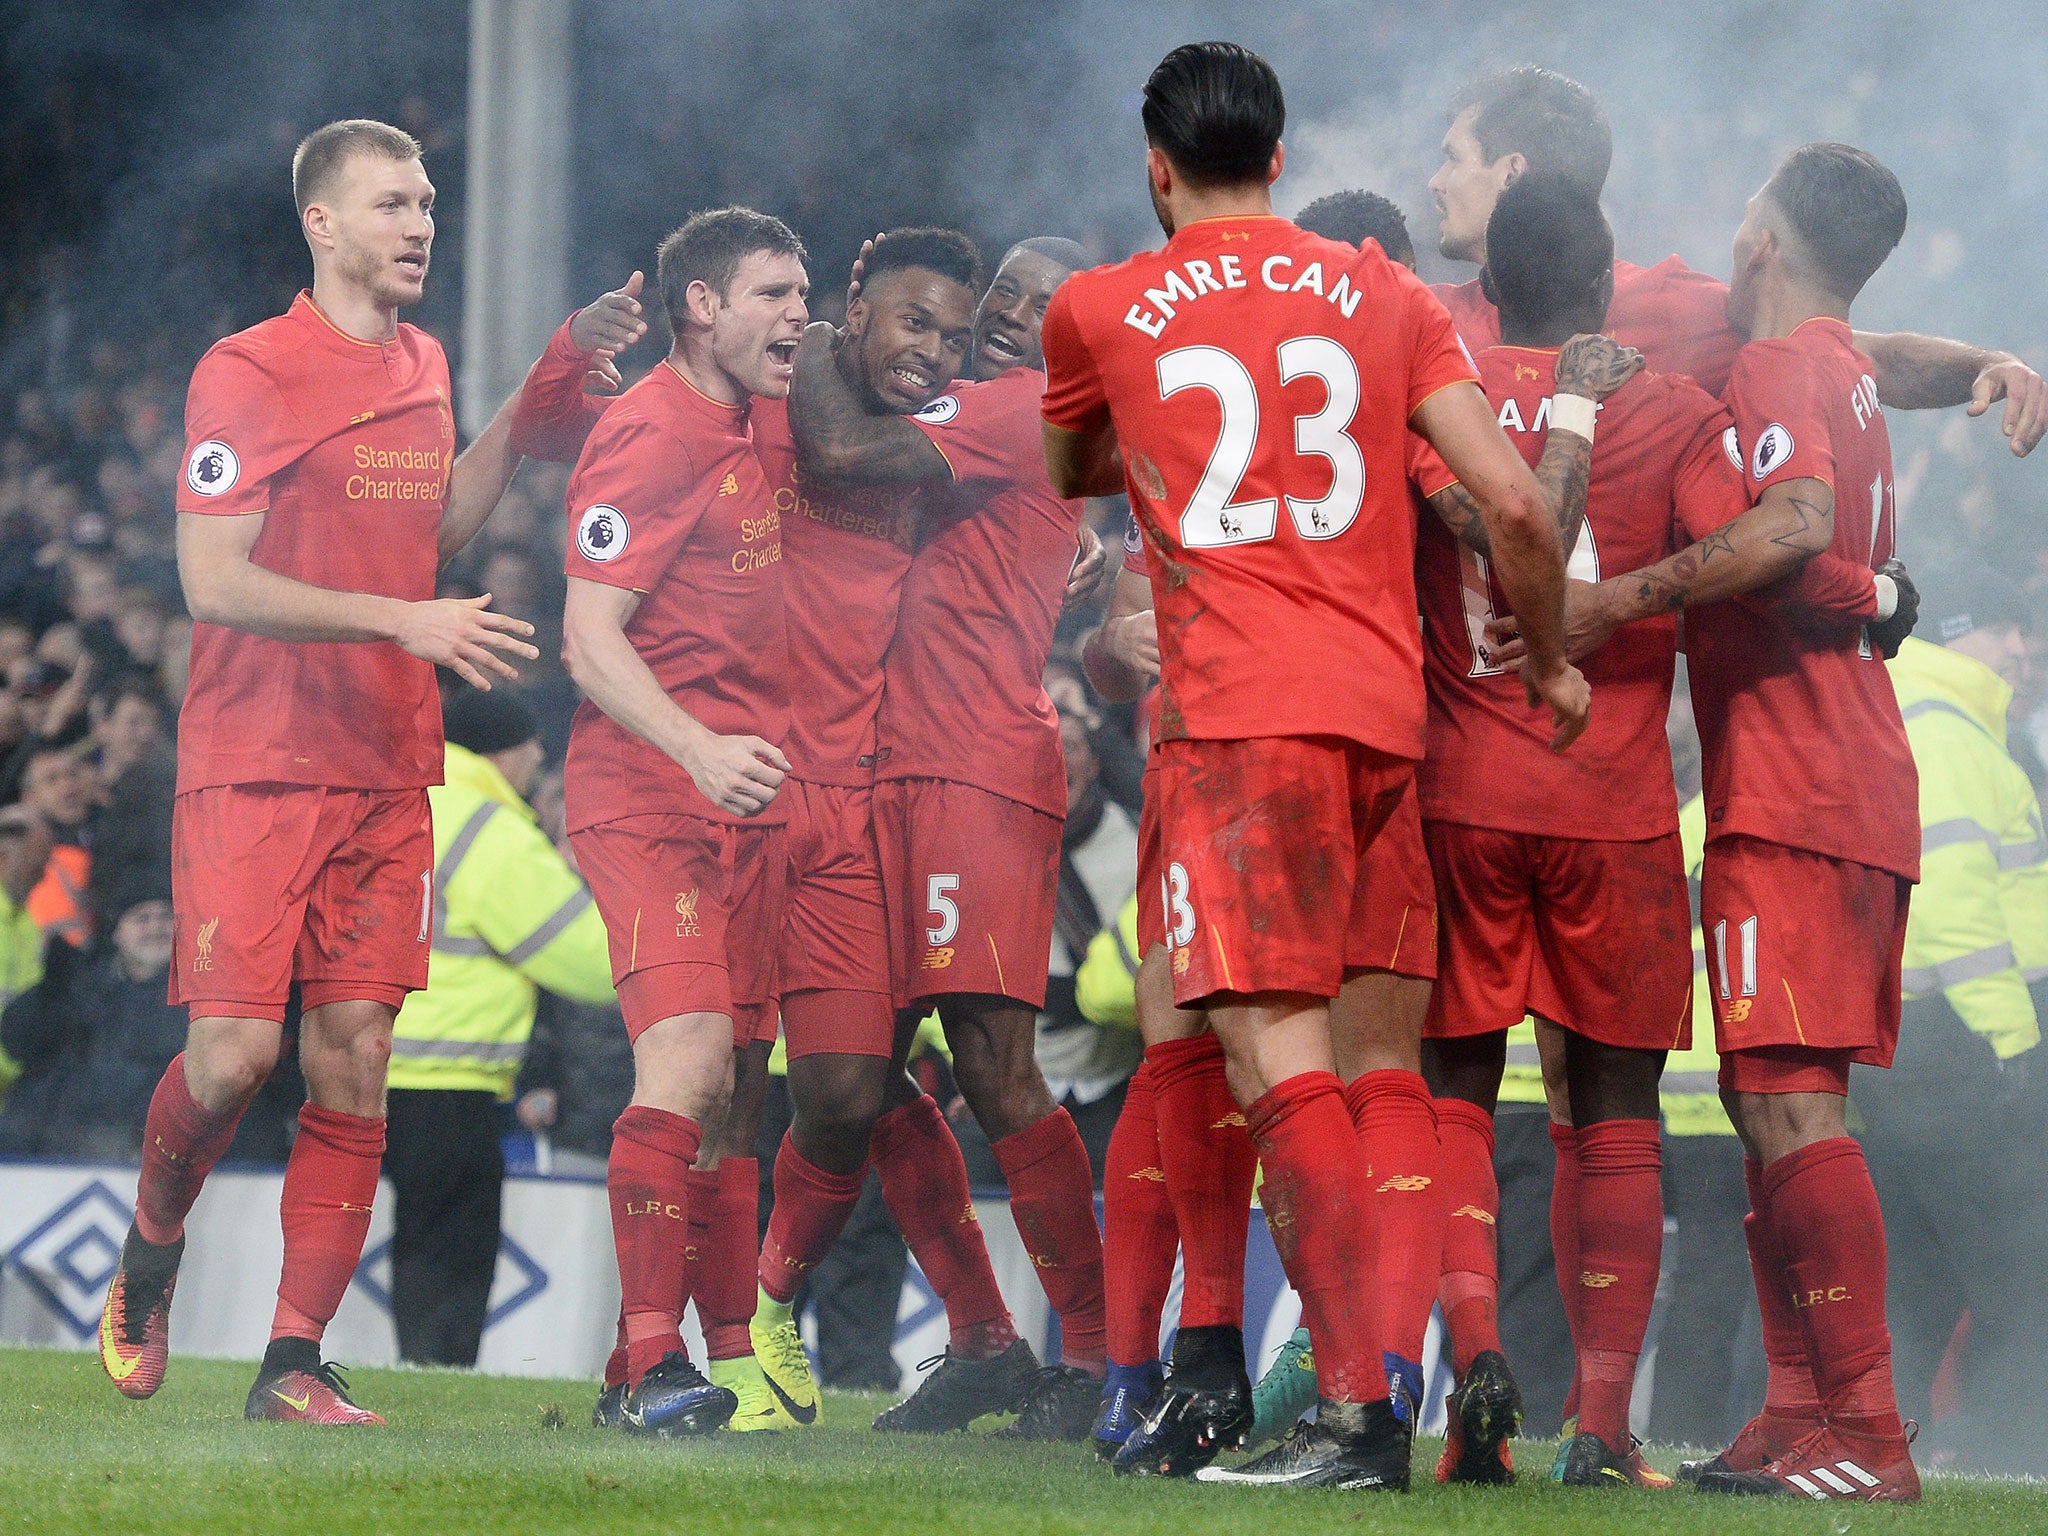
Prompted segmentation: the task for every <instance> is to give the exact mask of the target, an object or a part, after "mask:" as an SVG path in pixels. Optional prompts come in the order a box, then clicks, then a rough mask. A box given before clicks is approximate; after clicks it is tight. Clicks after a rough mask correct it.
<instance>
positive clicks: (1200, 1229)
mask: <svg viewBox="0 0 2048 1536" xmlns="http://www.w3.org/2000/svg"><path fill="white" fill-rule="evenodd" d="M1145 1060H1146V1062H1147V1064H1148V1065H1149V1066H1150V1067H1151V1068H1152V1092H1153V1104H1154V1107H1155V1111H1156V1113H1157V1114H1158V1117H1159V1168H1160V1171H1161V1172H1162V1173H1164V1174H1165V1175H1166V1194H1167V1198H1168V1199H1170V1200H1171V1201H1172V1202H1173V1216H1174V1224H1175V1225H1176V1226H1177V1227H1178V1228H1179V1230H1180V1261H1181V1299H1180V1326H1181V1327H1183V1328H1214V1327H1218V1326H1222V1325H1228V1326H1230V1327H1232V1328H1241V1327H1243V1326H1244V1249H1245V1242H1246V1240H1247V1238H1248V1236H1249V1231H1250V1224H1251V1206H1252V1184H1253V1182H1254V1180H1255V1179H1256V1178H1257V1176H1258V1170H1259V1158H1258V1153H1256V1152H1255V1151H1253V1150H1252V1143H1251V1138H1250V1136H1248V1135H1247V1134H1246V1133H1245V1129H1244V1126H1245V1114H1244V1111H1243V1110H1241V1109H1239V1108H1238V1106H1237V1100H1236V1099H1234V1098H1232V1097H1231V1094H1230V1084H1229V1083H1228V1082H1227V1081H1226V1080H1225V1078H1224V1075H1223V1042H1222V1041H1220V1040H1218V1039H1217V1038H1216V1037H1215V1036H1214V1035H1194V1036H1191V1037H1189V1038H1188V1039H1185V1040H1161V1041H1159V1042H1158V1043H1157V1044H1155V1045H1151V1046H1148V1047H1147V1048H1146V1050H1145Z"/></svg>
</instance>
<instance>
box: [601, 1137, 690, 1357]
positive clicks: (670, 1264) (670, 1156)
mask: <svg viewBox="0 0 2048 1536" xmlns="http://www.w3.org/2000/svg"><path fill="white" fill-rule="evenodd" d="M703 1138H704V1133H703V1130H702V1129H701V1128H700V1127H699V1126H698V1124H697V1122H696V1121H694V1120H692V1119H690V1118H689V1117H688V1116H686V1115H677V1114H671V1113H670V1112H669V1111H667V1110H665V1109H656V1108H654V1107H653V1106H652V1105H651V1104H629V1105H627V1106H626V1108H625V1110H624V1112H623V1113H621V1114H620V1116H619V1118H618V1119H617V1120H615V1121H613V1122H612V1155H611V1163H610V1165H609V1166H608V1168H607V1169H606V1172H605V1187H606V1190H607V1192H608V1193H609V1194H610V1196H611V1206H612V1244H613V1246H614V1247H616V1248H617V1249H618V1255H619V1299H620V1303H621V1305H622V1306H623V1308H624V1311H625V1320H626V1379H627V1381H628V1382H629V1383H631V1384H632V1385H634V1386H638V1385H639V1384H640V1378H641V1377H642V1376H645V1375H646V1374H647V1371H648V1368H649V1367H650V1366H652V1365H654V1364H656V1363H657V1362H658V1361H659V1360H660V1359H661V1357H662V1356H663V1355H666V1354H668V1353H669V1352H670V1351H671V1350H677V1349H681V1348H682V1347H683V1335H682V1330H681V1329H680V1328H679V1327H678V1326H677V1324H678V1321H679V1319H680V1318H681V1315H682V1301H681V1298H682V1296H683V1294H684V1286H683V1265H684V1253H683V1249H684V1245H685V1243H686V1242H687V1240H688V1236H689V1226H690V1184H689V1175H690V1164H691V1163H693V1162H694V1161H696V1158H697V1148H698V1146H699V1145H700V1144H701V1143H702V1141H703Z"/></svg>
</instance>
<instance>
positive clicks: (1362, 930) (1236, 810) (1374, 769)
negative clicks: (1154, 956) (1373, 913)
mask: <svg viewBox="0 0 2048 1536" xmlns="http://www.w3.org/2000/svg"><path fill="white" fill-rule="evenodd" d="M1157 750H1158V772H1157V775H1156V777H1157V784H1156V786H1155V792H1156V795H1157V797H1158V800H1159V817H1160V826H1161V829H1162V831H1163V834H1164V836H1163V846H1164V850H1165V857H1166V865H1165V873H1166V892H1165V902H1166V910H1165V914H1164V921H1165V924H1166V929H1167V934H1168V937H1169V939H1170V940H1171V942H1172V948H1173V997H1174V1001H1175V1002H1176V1003H1178V1004H1179V1005H1180V1006H1181V1007H1183V1008H1190V1007H1197V1006H1202V1005H1204V1002H1205V1000H1206V999H1208V998H1209V997H1210V995H1211V994H1213V993H1216V992H1236V993H1248V992H1299V993H1306V994H1308V995H1310V996H1314V997H1335V996H1336V995H1337V990H1338V988H1339V987H1340V986H1342V985H1343V981H1344V976H1345V973H1346V971H1347V970H1355V969H1357V968H1359V967H1362V966H1366V965H1370V964H1373V963H1375V961H1374V959H1373V957H1372V956H1371V955H1370V954H1368V953H1367V951H1366V950H1365V948H1364V944H1365V940H1366V938H1367V936H1368V934H1369V933H1370V932H1371V926H1372V925H1371V924H1370V923H1369V922H1368V920H1367V917H1366V914H1365V911H1364V903H1365V899H1366V892H1365V885H1364V881H1363V880H1362V878H1361V874H1362V871H1363V869H1364V865H1365V854H1366V850H1367V848H1368V846H1369V845H1370V844H1371V842H1372V840H1373V838H1374V837H1375V836H1377V835H1378V833H1379V831H1380V829H1381V828H1382V827H1383V826H1384V825H1385V824H1386V821H1387V818H1388V817H1389V816H1390V815H1392V814H1393V811H1394V808H1395V807H1396V805H1398V804H1399V802H1400V799H1401V796H1402V794H1403V793H1404V792H1407V791H1408V789H1409V786H1410V785H1411V784H1412V783H1413V780H1414V777H1415V765H1414V764H1413V763H1412V762H1409V761H1407V760H1406V759H1404V758H1398V757H1392V756H1389V755H1388V754H1386V753H1384V752H1379V751H1375V750H1374V749H1373V748H1371V747H1368V746H1365V745H1363V744H1361V743H1359V742H1355V741H1348V740H1346V739H1344V738H1342V737H1336V736H1309V737H1303V736H1268V737H1258V738H1253V739H1249V740H1244V741H1167V742H1162V743H1161V744H1160V746H1159V748H1158V749H1157ZM1183 935H1185V937H1183ZM1377 963H1379V964H1385V963H1386V961H1385V956H1384V955H1382V956H1380V957H1379V959H1378V961H1377Z"/></svg>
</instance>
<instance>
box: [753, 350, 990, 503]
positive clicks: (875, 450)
mask: <svg viewBox="0 0 2048 1536" xmlns="http://www.w3.org/2000/svg"><path fill="white" fill-rule="evenodd" d="M838 345H839V331H838V329H837V328H836V327H834V326H832V325H829V324H827V323H826V322H825V321H823V320H819V321H816V322H814V323H812V324H811V325H809V326H806V327H805V328H804V339H803V341H802V342H801V343H800V344H799V345H798V347H797V349H796V379H795V381H794V382H793V383H792V384H791V385H790V389H789V431H790V435H791V436H792V437H794V438H795V439H796V454H797V461H798V462H799V463H800V464H802V465H803V468H804V472H805V473H806V474H809V475H811V476H813V477H815V478H817V479H820V480H836V481H838V482H839V483H840V484H842V485H917V484H920V483H922V482H924V481H926V480H950V479H952V478H953V467H952V465H950V464H948V463H947V462H946V456H945V455H944V454H943V453H941V452H939V450H938V448H937V447H936V446H935V445H934V444H933V443H932V440H931V439H930V438H928V437H926V436H925V435H924V434H923V433H922V432H920V431H918V429H917V428H916V427H914V426H912V425H911V424H910V422H909V421H908V420H906V419H905V418H904V417H901V416H877V415H874V414H873V413H871V412H870V411H868V410H867V408H866V407H865V406H863V405H862V404H861V400H860V396H859V395H857V394H855V393H854V389H853V386H852V385H851V384H849V383H848V382H847V381H846V376H845V375H844V374H842V373H841V372H840V371H839V364H838V361H837V358H836V356H835V354H836V352H837V349H838Z"/></svg>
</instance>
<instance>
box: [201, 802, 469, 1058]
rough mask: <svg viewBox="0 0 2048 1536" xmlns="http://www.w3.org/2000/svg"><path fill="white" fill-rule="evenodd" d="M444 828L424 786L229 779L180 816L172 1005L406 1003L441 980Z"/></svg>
mask: <svg viewBox="0 0 2048 1536" xmlns="http://www.w3.org/2000/svg"><path fill="white" fill-rule="evenodd" d="M433 871H434V828H433V823H432V821H431V819H430V813H429V811H428V808H427V792H426V791H425V790H423V789H401V790H363V789H324V788H320V787H318V786H309V785H302V784H220V785H214V786H211V787H209V788H205V789H194V790H188V791H187V792H186V793H184V794H182V795H179V796H178V797H177V800H176V802H175V805H174V808H173V811H172V815H171V897H172V904H173V906H174V907H175V909H176V912H177V948H176V950H175V951H174V952H173V954H172V957H171V982H170V1000H171V1002H172V1003H174V1004H177V1003H182V1004H184V1005H185V1006H186V1007H188V1008H190V1009H191V1010H192V1014H193V1017H195V1018H253V1019H274V1020H277V1021H279V1022H282V1021H283V1019H284V1005H285V995H286V993H288V992H289V991H290V990H291V984H292V982H293V981H294V980H296V981H297V982H299V984H300V998H301V1001H302V1002H303V1004H304V1005H305V1006H306V1007H308V1008H317V1007H319V1006H320V1005H321V1004H323V1003H333V1002H341V1001H344V1000H353V999H367V1000H369V1001H371V1002H379V1003H387V1004H389V1005H390V1006H391V1007H393V1008H396V1007H397V1006H398V1005H399V1004H401V1003H402V1002H404V1001H405V994H406V993H408V992H416V991H418V990H419V989H420V988H422V987H424V986H425V985H426V984H427V945H428V942H429V940H430V939H431V938H432V936H433V935H432V931H431V924H432V921H433V910H434V886H433V880H434V874H433Z"/></svg>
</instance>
